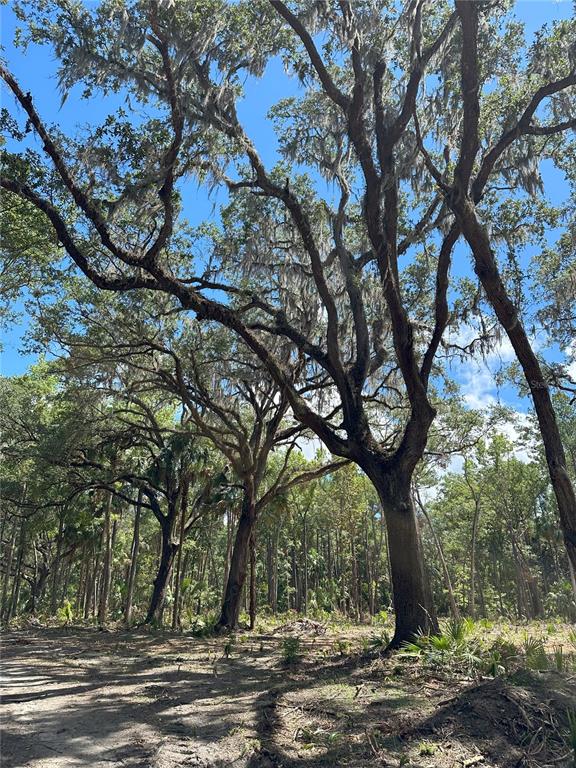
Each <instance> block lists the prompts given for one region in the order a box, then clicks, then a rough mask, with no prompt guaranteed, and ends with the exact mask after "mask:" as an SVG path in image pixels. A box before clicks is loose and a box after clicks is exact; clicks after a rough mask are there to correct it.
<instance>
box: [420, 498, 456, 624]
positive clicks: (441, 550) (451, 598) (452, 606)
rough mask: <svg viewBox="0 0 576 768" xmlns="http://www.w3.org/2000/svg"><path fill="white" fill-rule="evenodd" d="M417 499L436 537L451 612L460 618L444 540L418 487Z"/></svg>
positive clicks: (435, 542)
mask: <svg viewBox="0 0 576 768" xmlns="http://www.w3.org/2000/svg"><path fill="white" fill-rule="evenodd" d="M416 500H417V502H418V506H419V507H420V510H421V512H422V514H423V515H424V517H425V518H426V522H427V523H428V527H429V528H430V531H431V533H432V538H433V539H434V544H436V550H437V552H438V557H439V558H440V564H441V566H442V574H443V575H444V583H445V585H446V591H447V592H448V602H449V603H450V613H451V614H452V616H453V617H454V618H455V619H456V620H458V619H460V610H459V608H458V605H457V604H456V598H455V597H454V588H453V587H452V579H451V578H450V571H449V570H448V565H447V563H446V557H445V555H444V548H443V547H442V542H441V541H440V539H439V538H438V534H437V533H436V530H435V528H434V526H433V525H432V520H431V519H430V515H429V514H428V512H427V510H426V507H425V506H424V504H423V503H422V499H421V498H420V493H419V492H418V490H417V489H416Z"/></svg>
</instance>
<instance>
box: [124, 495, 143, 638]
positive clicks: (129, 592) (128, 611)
mask: <svg viewBox="0 0 576 768" xmlns="http://www.w3.org/2000/svg"><path fill="white" fill-rule="evenodd" d="M142 496H143V493H142V491H141V490H139V491H138V499H137V501H136V511H135V514H134V532H133V534H132V547H131V551H130V569H129V571H128V587H127V589H126V605H125V607H124V621H125V622H126V624H127V625H128V626H130V623H131V621H132V603H133V600H134V586H135V584H136V571H137V568H138V554H139V551H140V518H141V516H142Z"/></svg>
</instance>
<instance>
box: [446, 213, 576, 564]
mask: <svg viewBox="0 0 576 768" xmlns="http://www.w3.org/2000/svg"><path fill="white" fill-rule="evenodd" d="M456 213H457V216H458V220H459V222H460V225H461V227H462V232H463V234H464V237H465V238H466V241H467V242H468V244H469V246H470V248H471V250H472V253H473V255H474V262H475V271H476V274H477V275H478V277H479V279H480V281H481V283H482V287H483V288H484V291H485V292H486V296H487V297H488V300H489V301H490V304H491V305H492V307H493V309H494V312H495V313H496V316H497V318H498V320H499V322H500V324H501V325H502V327H503V328H504V330H505V331H506V334H507V335H508V338H509V339H510V343H511V344H512V347H513V349H514V352H515V353H516V357H517V359H518V362H519V363H520V366H521V367H522V371H523V373H524V376H525V378H526V382H527V384H528V387H529V389H530V393H531V395H532V401H533V403H534V409H535V411H536V415H537V417H538V424H539V425H540V434H541V435H542V442H543V443H544V451H545V454H546V462H547V464H548V471H549V473H550V480H551V483H552V488H553V489H554V494H555V496H556V501H557V503H558V513H559V518H560V526H561V529H562V534H563V536H564V543H565V545H566V550H567V552H568V557H569V558H570V562H571V563H572V567H573V568H574V569H575V570H576V493H575V491H574V486H573V485H572V482H571V480H570V476H569V474H568V469H567V462H566V454H565V452H564V446H563V444H562V438H561V436H560V430H559V429H558V423H557V421H556V414H555V412H554V406H553V404H552V398H551V397H550V390H549V387H548V383H547V382H546V380H545V378H544V375H543V373H542V369H541V367H540V363H539V362H538V358H537V357H536V355H535V354H534V351H533V349H532V346H531V345H530V341H529V339H528V336H527V334H526V331H525V330H524V326H523V325H522V322H521V320H520V317H519V313H518V309H517V307H516V306H515V304H514V302H513V301H512V300H511V299H510V297H509V296H508V293H507V291H506V286H505V285H504V283H503V282H502V278H501V277H500V273H499V271H498V265H497V261H496V258H495V256H494V253H493V251H492V248H491V246H490V240H489V237H488V234H487V232H486V229H485V228H484V227H483V226H482V225H481V224H480V223H479V221H478V219H477V217H476V211H475V208H474V205H473V203H472V202H471V201H470V200H469V199H465V200H464V201H463V202H462V203H461V204H460V205H459V206H458V207H457V209H456Z"/></svg>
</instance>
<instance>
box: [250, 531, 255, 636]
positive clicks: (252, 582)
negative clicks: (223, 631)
mask: <svg viewBox="0 0 576 768" xmlns="http://www.w3.org/2000/svg"><path fill="white" fill-rule="evenodd" d="M249 615H250V629H251V630H252V629H254V627H255V626H256V539H255V535H254V531H252V535H251V536H250V604H249Z"/></svg>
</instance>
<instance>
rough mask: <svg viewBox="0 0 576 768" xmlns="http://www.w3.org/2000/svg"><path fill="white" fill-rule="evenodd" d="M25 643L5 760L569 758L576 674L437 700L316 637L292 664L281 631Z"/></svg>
mask: <svg viewBox="0 0 576 768" xmlns="http://www.w3.org/2000/svg"><path fill="white" fill-rule="evenodd" d="M23 639H28V640H29V641H30V642H24V643H17V642H16V643H8V652H7V653H6V654H5V658H4V667H5V681H6V684H5V689H4V690H5V693H6V695H5V696H4V698H3V707H4V710H5V712H6V713H7V717H5V718H4V721H5V723H6V728H5V737H4V742H3V768H22V766H29V767H30V768H40V766H42V768H45V766H46V767H47V768H60V766H68V765H76V766H82V765H85V766H90V768H100V767H102V768H103V767H104V766H106V767H107V768H110V766H124V767H125V768H126V767H128V768H176V766H178V767H179V766H188V765H193V766H197V767H199V768H217V767H219V766H229V765H232V764H233V765H234V766H237V767H239V768H240V767H241V768H271V767H272V766H277V767H279V768H280V767H282V768H312V767H313V766H316V767H318V768H320V767H321V766H324V767H327V766H348V767H349V768H355V767H358V768H360V766H371V765H374V766H376V765H383V764H385V762H384V761H385V760H388V761H389V763H388V764H389V765H397V764H398V763H399V760H400V758H401V757H402V756H409V757H412V756H416V757H417V756H418V744H420V743H421V742H422V741H423V740H424V739H426V740H427V741H429V742H430V743H433V744H438V745H440V747H441V749H440V750H439V751H438V754H437V755H435V756H430V757H427V758H426V765H427V766H434V767H436V766H446V765H453V764H457V763H456V762H455V760H461V761H462V762H464V761H465V760H466V759H471V758H473V757H474V756H477V755H478V754H482V755H483V756H484V757H485V758H486V762H485V763H484V765H487V766H488V765H491V766H494V767H497V768H510V767H511V766H512V765H518V764H522V763H521V762H520V763H519V761H521V760H522V759H523V756H524V755H530V754H533V753H538V754H539V755H540V756H542V755H543V756H545V755H546V754H548V753H547V751H546V750H548V751H549V752H550V754H552V752H551V750H556V755H555V758H556V759H557V758H558V756H559V755H560V756H561V755H562V754H563V753H562V751H561V750H562V749H564V746H563V744H562V741H561V735H560V731H559V730H558V729H559V728H561V727H562V717H561V716H560V718H559V717H558V714H559V713H560V715H562V714H563V713H564V712H565V710H566V708H567V707H568V706H569V702H570V700H572V701H573V700H574V699H575V697H576V685H575V684H574V683H568V682H567V681H566V680H565V679H564V678H563V677H562V676H556V677H554V675H552V674H551V673H550V674H548V676H532V677H530V676H528V677H526V678H525V679H520V678H517V679H512V680H507V681H504V680H495V681H488V682H484V683H481V684H479V685H471V686H470V685H469V686H468V687H466V688H464V689H463V690H459V691H458V690H456V691H455V690H454V688H453V687H451V685H450V684H449V683H445V684H444V685H443V686H440V687H439V691H438V695H439V696H440V697H442V698H441V699H436V700H434V701H433V700H432V699H431V696H429V695H427V694H426V693H425V692H424V690H423V688H422V686H421V685H420V683H419V682H418V681H415V679H414V678H413V677H412V678H411V677H410V675H409V674H408V672H409V670H408V668H407V669H406V674H405V675H404V676H403V674H402V671H401V672H400V673H396V672H394V662H393V661H390V662H388V661H385V662H382V664H381V665H380V666H378V665H377V664H376V665H375V664H374V663H373V662H372V661H370V660H367V659H362V658H361V657H358V656H357V657H352V658H349V657H342V658H337V659H334V658H319V656H318V653H317V655H316V656H312V650H313V649H315V650H316V652H317V650H318V646H314V644H313V643H308V650H309V651H310V655H309V657H308V658H307V659H305V660H304V661H302V662H301V663H300V664H298V665H295V666H293V667H287V666H284V665H283V664H282V662H281V661H280V658H279V656H280V654H279V643H280V641H281V638H277V637H274V638H271V637H270V636H268V637H266V636H258V637H255V638H254V639H250V640H248V642H247V643H246V644H244V645H241V644H239V645H238V646H237V647H235V649H234V650H233V652H232V656H231V658H226V657H225V654H223V647H224V642H225V641H223V640H222V639H220V640H215V639H209V640H197V639H195V638H186V637H182V636H178V637H174V636H166V637H162V636H149V635H142V636H141V635H134V636H132V635H129V634H125V633H122V634H120V635H102V634H99V633H97V632H92V633H90V632H89V631H88V632H83V633H73V632H70V633H69V634H67V635H65V636H62V635H61V634H60V635H59V634H58V633H52V634H50V633H48V634H39V633H38V634H36V635H28V638H23ZM386 665H388V666H386ZM396 666H397V665H396ZM398 675H399V676H398ZM551 691H554V693H553V694H552V693H551ZM453 694H455V695H453ZM447 697H449V698H447ZM555 718H556V719H555ZM552 722H556V723H557V727H556V732H555V731H554V728H553V727H552V726H549V725H547V723H548V724H550V723H552ZM534 734H536V735H534ZM447 745H450V746H447ZM448 750H451V751H450V753H448ZM448 758H450V761H449V760H448ZM443 761H444V762H443ZM566 764H567V765H568V764H569V763H566ZM555 765H559V766H561V765H562V763H561V762H556V763H555Z"/></svg>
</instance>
